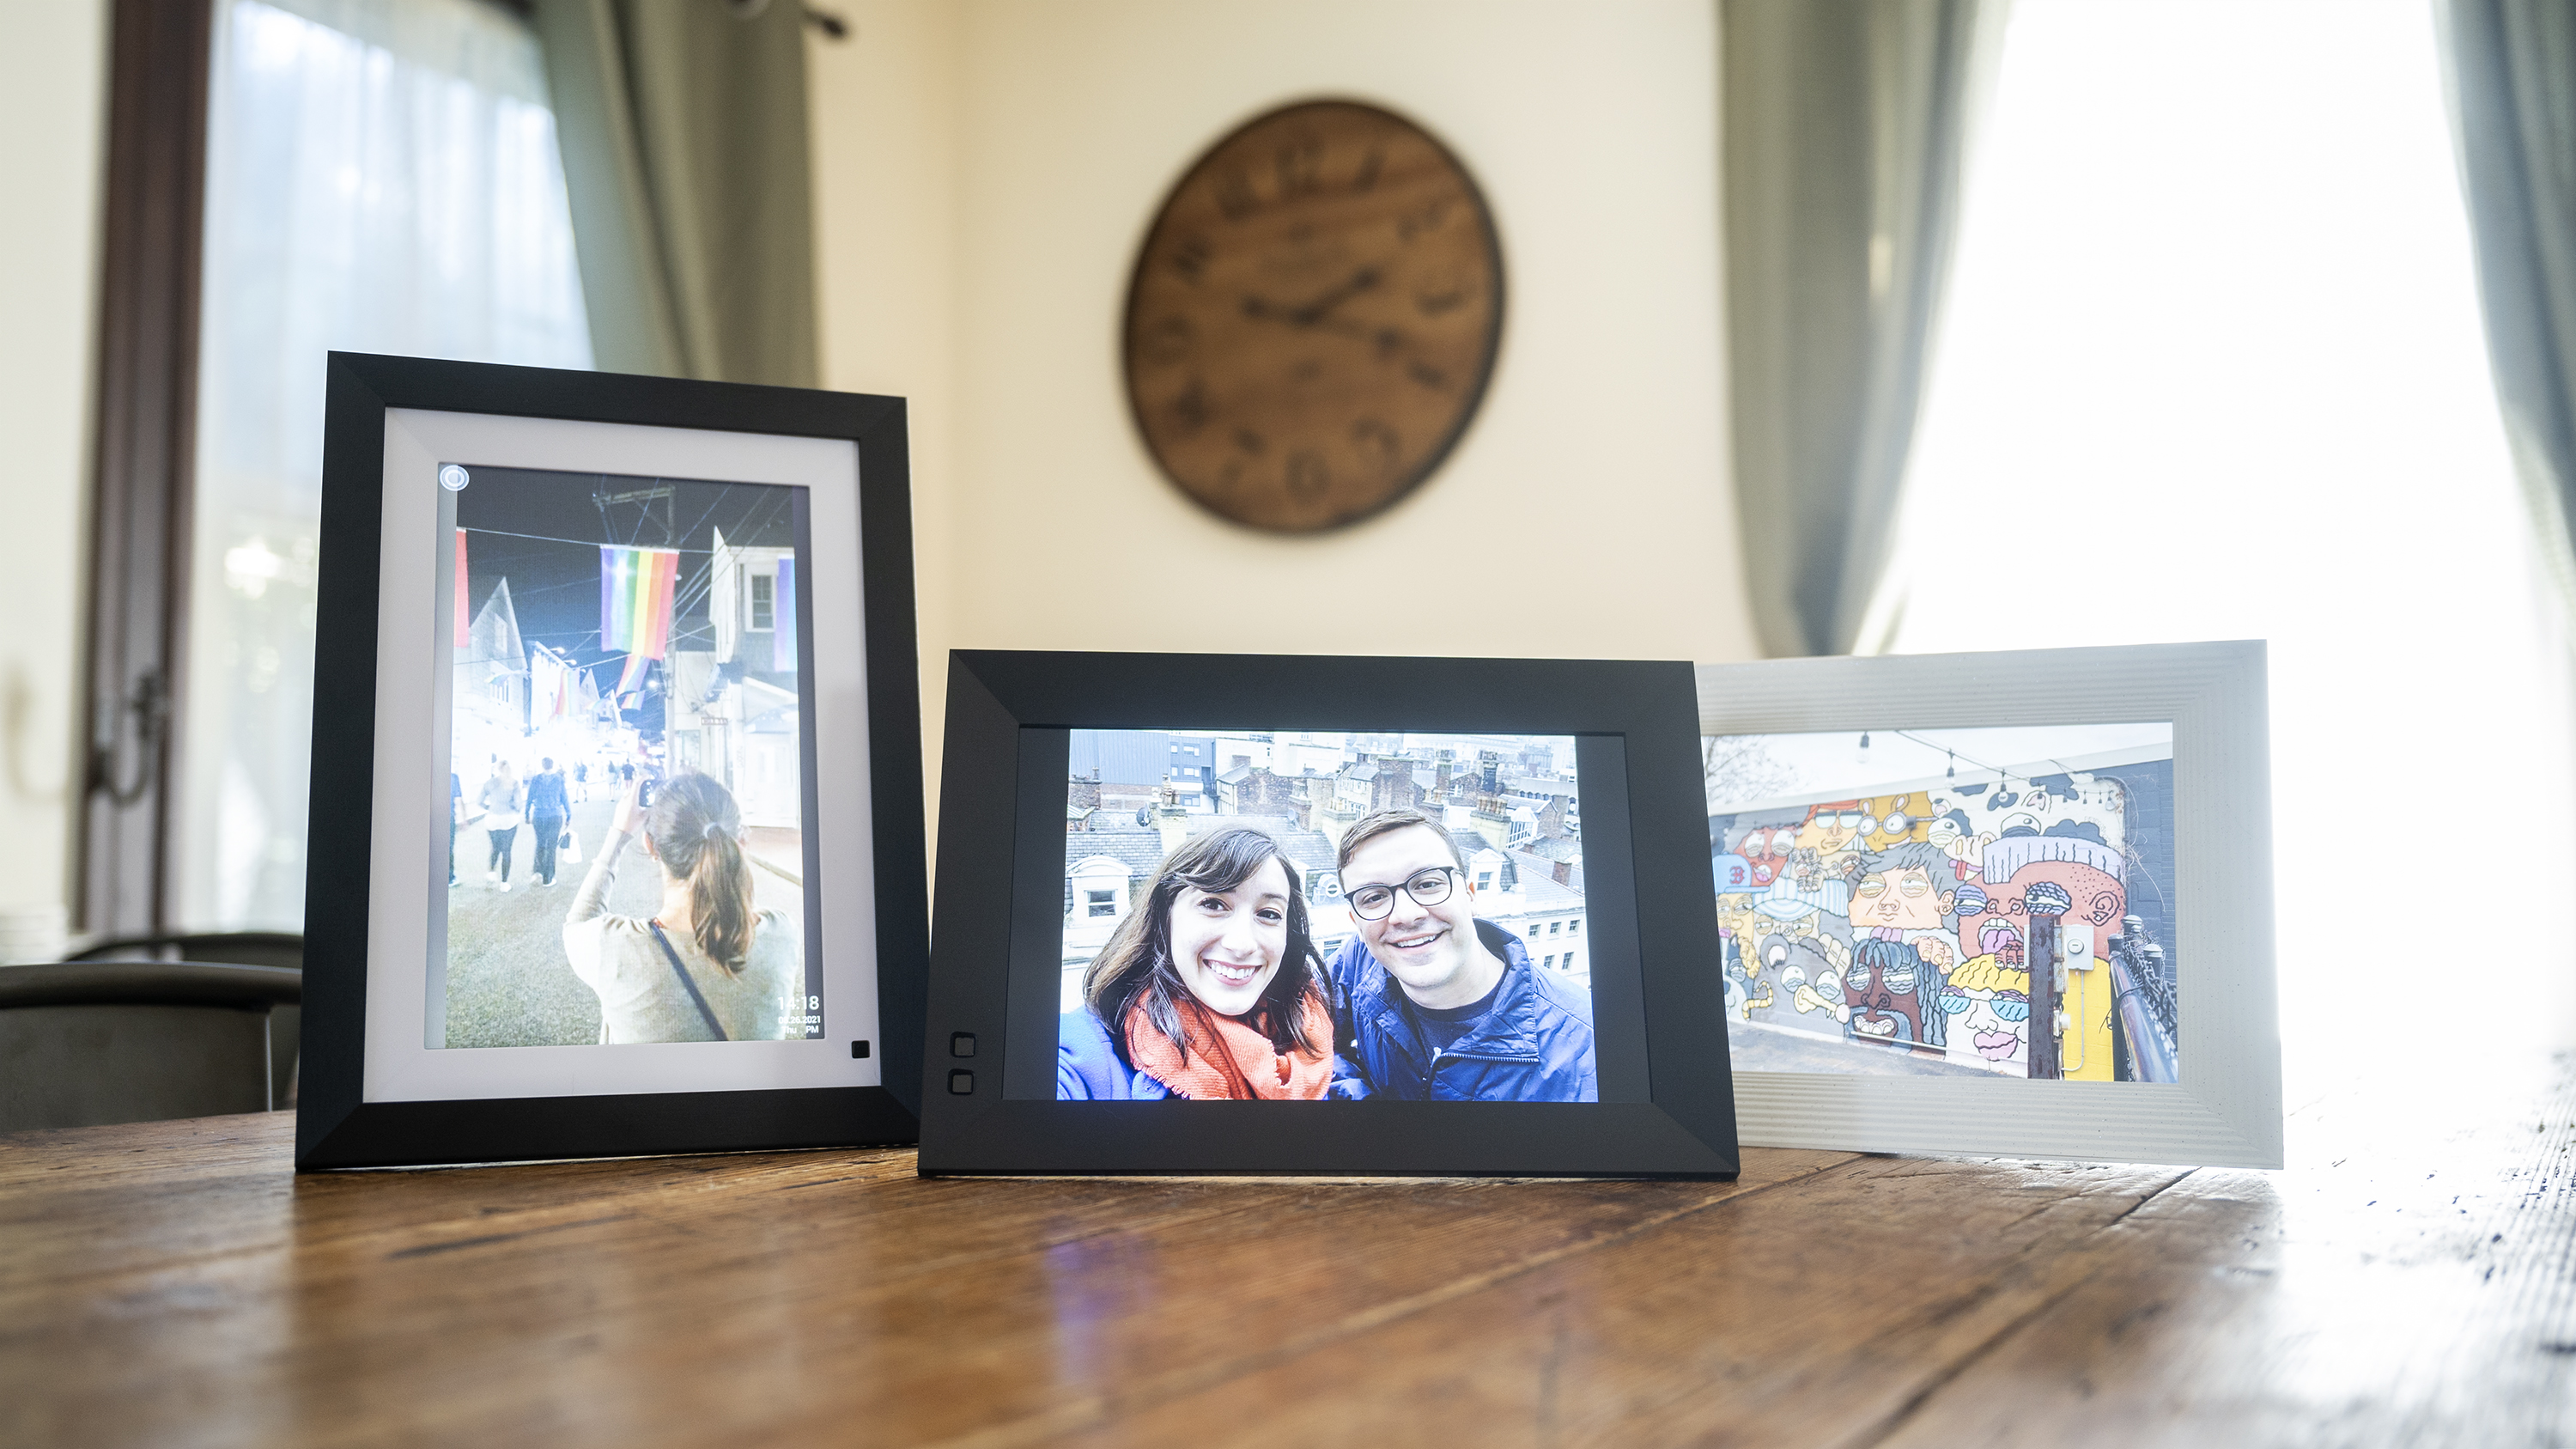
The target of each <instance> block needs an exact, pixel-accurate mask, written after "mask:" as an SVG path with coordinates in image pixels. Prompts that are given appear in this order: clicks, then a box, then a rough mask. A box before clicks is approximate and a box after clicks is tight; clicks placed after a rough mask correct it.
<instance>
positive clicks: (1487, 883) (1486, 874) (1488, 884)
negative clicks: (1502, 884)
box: [1476, 870, 1494, 891]
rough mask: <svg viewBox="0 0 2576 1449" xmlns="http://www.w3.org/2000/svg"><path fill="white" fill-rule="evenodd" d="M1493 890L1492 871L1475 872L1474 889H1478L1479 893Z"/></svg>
mask: <svg viewBox="0 0 2576 1449" xmlns="http://www.w3.org/2000/svg"><path fill="white" fill-rule="evenodd" d="M1493 888H1494V873H1493V872H1492V871H1490V870H1480V871H1478V872H1476V889H1478V890H1480V891H1489V890H1492V889H1493Z"/></svg>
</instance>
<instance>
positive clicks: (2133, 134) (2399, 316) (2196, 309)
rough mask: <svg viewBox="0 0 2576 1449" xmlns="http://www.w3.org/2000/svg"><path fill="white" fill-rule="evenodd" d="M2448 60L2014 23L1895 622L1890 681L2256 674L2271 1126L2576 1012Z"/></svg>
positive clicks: (2572, 872) (2412, 25)
mask: <svg viewBox="0 0 2576 1449" xmlns="http://www.w3.org/2000/svg"><path fill="white" fill-rule="evenodd" d="M2437 59H2438V57H2437V52H2436V49H2435V35H2434V29H2433V22H2432V18H2431V16H2430V14H2429V12H2428V9H2427V7H2426V6H2425V5H2424V4H2423V3H2422V0H2199V3H2187V0H2019V4H2018V7H2017V9H2016V11H2015V14H2014V17H2013V20H2012V24H2011V29H2010V31H2009V32H2008V35H2007V38H2006V42H2005V49H2004V56H2003V63H2002V64H2003V69H2002V74H2001V78H2000V81H1999V84H1998V87H1997V90H1996V93H1995V110H1994V113H1993V115H1992V117H1991V119H1990V122H1989V127H1988V129H1987V130H1986V132H1985V133H1984V137H1983V143H1982V149H1981V151H1980V153H1979V156H1978V158H1977V163H1976V173H1975V175H1974V176H1973V178H1972V180H1971V182H1970V187H1969V194H1968V201H1967V209H1966V211H1965V213H1964V216H1963V219H1962V227H1963V230H1962V233H1961V237H1960V247H1959V253H1958V263H1957V264H1958V268H1959V271H1958V273H1957V276H1956V278H1955V280H1954V283H1953V289H1952V293H1951V303H1950V312H1949V314H1948V317H1947V319H1946V321H1945V324H1944V326H1945V335H1944V337H1943V340H1942V343H1941V347H1940V350H1939V352H1938V355H1937V357H1936V362H1935V368H1934V372H1933V383H1932V388H1931V391H1930V394H1929V397H1928V399H1927V407H1926V411H1925V415H1924V425H1923V430H1922V433H1921V435H1920V441H1919V443H1918V449H1917V453H1916V457H1915V462H1914V467H1913V473H1912V475H1911V484H1910V489H1909V496H1908V499H1907V503H1906V505H1905V509H1906V511H1905V514H1904V517H1903V519H1902V521H1901V524H1900V545H1899V556H1900V565H1901V566H1900V570H1899V572H1898V573H1897V574H1896V575H1894V576H1892V577H1891V579H1890V588H1889V590H1888V592H1887V593H1886V594H1885V595H1884V602H1885V603H1886V604H1887V605H1889V606H1891V607H1888V608H1886V609H1885V610H1883V617H1884V616H1887V615H1892V616H1893V625H1892V631H1891V632H1892V639H1891V645H1892V647H1893V648H1894V649H1896V650H1899V651H1902V652H1908V653H1923V652H1931V651H1937V650H1946V649H2001V648H2021V647H2032V646H2044V645H2066V644H2103V643H2130V642H2141V641H2150V640H2172V639H2212V638H2246V637H2262V638H2268V639H2269V640H2270V641H2271V645H2272V654H2271V658H2272V691H2273V692H2272V727H2273V755H2272V768H2273V782H2274V797H2273V800H2274V803H2273V810H2274V814H2273V828H2274V832H2275V838H2276V841H2277V845H2278V849H2277V856H2276V859H2277V865H2276V871H2275V885H2276V889H2277V891H2278V901H2279V907H2278V921H2279V947H2280V954H2279V959H2280V971H2281V988H2280V989H2281V1007H2282V1026H2283V1035H2284V1049H2285V1056H2286V1068H2287V1071H2288V1074H2289V1081H2288V1086H2289V1088H2290V1101H2291V1102H2292V1103H2293V1104H2294V1105H2295V1104H2296V1103H2297V1102H2299V1101H2300V1100H2302V1094H2303V1093H2306V1094H2309V1095H2313V1094H2314V1093H2315V1092H2318V1091H2323V1090H2327V1089H2330V1088H2332V1087H2333V1086H2335V1085H2336V1084H2337V1083H2338V1082H2341V1081H2346V1080H2349V1079H2351V1078H2352V1077H2353V1076H2355V1075H2360V1074H2369V1073H2374V1072H2382V1071H2390V1070H2401V1071H2402V1070H2410V1069H2422V1068H2425V1067H2427V1066H2430V1067H2433V1068H2435V1069H2437V1070H2439V1071H2442V1072H2451V1073H2456V1072H2457V1071H2458V1070H2463V1069H2466V1068H2469V1067H2471V1066H2473V1065H2474V1064H2475V1061H2476V1059H2477V1058H2478V1057H2480V1056H2481V1055H2482V1054H2486V1053H2491V1052H2497V1051H2502V1050H2507V1049H2510V1048H2512V1047H2514V1046H2516V1045H2520V1044H2526V1043H2529V1042H2531V1041H2532V1040H2534V1039H2536V1038H2552V1039H2559V1040H2563V1039H2565V1037H2566V1035H2567V1034H2568V1031H2567V1029H2568V1027H2569V1025H2570V1022H2571V1018H2576V941H2571V933H2570V930H2569V923H2570V920H2571V917H2576V788H2572V787H2571V781H2570V774H2571V763H2576V743H2571V741H2576V734H2571V720H2570V695H2569V671H2568V657H2569V656H2568V641H2567V640H2566V639H2565V638H2563V637H2562V636H2561V634H2560V632H2559V628H2558V625H2557V622H2556V621H2557V619H2558V618H2559V617H2560V615H2559V613H2558V611H2557V610H2556V609H2555V608H2554V607H2553V605H2552V600H2551V598H2550V594H2549V590H2548V585H2547V582H2546V579H2545V577H2544V576H2543V575H2542V574H2541V573H2540V571H2539V568H2538V563H2537V556H2536V552H2535V549H2534V547H2533V543H2532V533H2531V524H2530V521H2529V516H2528V514H2527V513H2526V511H2525V510H2524V508H2523V504H2522V499H2521V497H2520V495H2519V492H2518V491H2517V488H2518V485H2517V484H2516V481H2515V478H2514V474H2513V468H2512V464H2511V461H2510V459H2509V457H2508V455H2507V453H2506V448H2505V442H2504V437H2503V433H2502V430H2501V425H2500V423H2499V421H2498V417H2497V412H2496V406H2495V400H2494V395H2493V391H2492V386H2491V384H2490V382H2489V374H2488V371H2487V360H2486V355H2485V351H2484V348H2483V346H2482V342H2481V336H2480V332H2479V320H2478V306H2477V293H2476V290H2475V287H2474V284H2473V277H2472V272H2471V261H2470V250H2469V241H2468V234H2467V224H2466V220H2465V215H2464V212H2463V209H2462V206H2461V200H2460V192H2459V184H2458V179H2457V177H2456V175H2455V173H2454V170H2453V162H2452V150H2451V139H2450V135H2449V131H2448V123H2447V120H2446V118H2445V115H2444V111H2443V104H2442V91H2441V75H2440V70H2439V67H2438V64H2437ZM2185 909H2186V910H2187V909H2188V907H2187V906H2186V907H2185ZM2453 1079H2454V1080H2456V1076H2454V1078H2453Z"/></svg>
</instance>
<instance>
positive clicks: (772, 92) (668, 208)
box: [535, 0, 815, 387]
mask: <svg viewBox="0 0 2576 1449" xmlns="http://www.w3.org/2000/svg"><path fill="white" fill-rule="evenodd" d="M535 19H536V27H537V35H538V39H539V40H540V41H541V42H542V43H543V45H544V47H545V55H546V80H547V86H548V88H549V89H550V90H551V91H552V92H553V97H554V107H555V126H556V132H557V134H558V136H559V137H560V138H561V142H562V147H563V157H564V180H565V183H566V187H567V189H568V190H569V192H570V193H571V199H572V222H573V243H574V247H575V249H576V250H577V251H578V252H579V253H580V261H581V285H582V291H583V294H584V298H585V301H586V303H587V305H588V309H589V313H590V330H591V351H592V353H593V355H594V357H595V358H596V360H597V362H598V365H599V366H600V367H601V368H603V369H605V370H608V371H612V372H646V373H660V374H663V375H665V376H672V377H696V378H711V379H718V380H722V381H727V382H764V383H778V384H783V385H787V386H792V387H811V386H813V385H814V382H815V350H814V241H813V236H814V229H813V225H812V212H811V208H812V195H811V191H812V184H811V181H810V178H809V176H808V173H807V169H806V131H805V125H806V121H805V36H804V7H803V6H802V5H800V4H798V3H796V0H772V3H769V4H766V5H762V4H759V3H756V0H755V3H742V4H733V3H727V0H536V8H535Z"/></svg>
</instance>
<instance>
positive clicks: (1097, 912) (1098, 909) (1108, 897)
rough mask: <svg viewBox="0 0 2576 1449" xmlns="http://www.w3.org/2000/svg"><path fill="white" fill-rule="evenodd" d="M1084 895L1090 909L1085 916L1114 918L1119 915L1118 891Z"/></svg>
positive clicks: (1093, 892)
mask: <svg viewBox="0 0 2576 1449" xmlns="http://www.w3.org/2000/svg"><path fill="white" fill-rule="evenodd" d="M1082 894H1083V899H1084V900H1085V901H1087V902H1088V903H1089V909H1088V910H1086V911H1085V912H1084V914H1085V915H1089V916H1114V915H1116V914H1118V893H1117V892H1116V891H1085V892H1083V893H1082Z"/></svg>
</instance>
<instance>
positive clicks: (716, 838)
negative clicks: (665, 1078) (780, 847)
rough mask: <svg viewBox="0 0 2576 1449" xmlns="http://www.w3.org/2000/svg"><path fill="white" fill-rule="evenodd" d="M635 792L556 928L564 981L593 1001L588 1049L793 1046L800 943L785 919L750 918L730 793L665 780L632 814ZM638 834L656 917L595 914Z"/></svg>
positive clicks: (694, 779) (771, 915) (697, 782)
mask: <svg viewBox="0 0 2576 1449" xmlns="http://www.w3.org/2000/svg"><path fill="white" fill-rule="evenodd" d="M642 784H643V782H642V781H633V782H630V783H629V784H628V785H627V786H626V789H625V792H624V794H622V795H621V796H620V797H619V798H618V802H617V814H616V817H615V818H614V820H613V821H612V822H611V824H610V827H609V835H608V839H607V840H606V841H605V842H604V843H602V844H601V846H600V850H599V858H598V859H597V860H595V861H593V862H592V863H591V867H590V874H589V875H588V876H585V877H584V878H583V879H582V883H581V890H580V892H579V893H578V894H576V895H575V896H574V897H573V901H572V912H571V915H570V917H569V918H568V919H567V920H566V921H565V922H564V928H563V941H564V952H565V954H566V955H568V956H570V957H571V959H572V970H573V974H574V975H575V976H578V977H580V978H581V980H582V982H583V984H585V985H587V986H589V987H590V989H591V990H592V991H595V992H597V993H598V994H599V1016H600V1028H599V1039H600V1041H601V1042H602V1043H603V1044H606V1043H612V1042H648V1041H778V1040H781V1039H786V1038H800V1037H802V1036H803V1035H804V1034H805V1032H804V1001H803V998H804V994H805V950H804V943H803V941H802V939H801V934H802V933H801V931H800V929H799V923H798V922H796V921H794V920H791V919H789V918H788V917H787V915H786V914H785V913H783V912H780V911H774V910H771V911H761V910H755V909H754V906H753V902H752V879H751V860H750V857H748V856H747V855H745V854H744V853H743V845H742V811H741V809H740V808H739V807H737V806H736V805H735V804H734V798H733V795H732V792H730V791H728V790H726V789H725V787H724V786H722V785H719V784H717V783H716V782H715V781H714V780H713V779H710V778H709V777H707V776H705V775H701V774H696V773H690V774H683V775H675V776H673V777H672V778H671V779H669V780H667V781H664V782H663V783H662V784H661V785H659V786H657V787H656V788H655V789H654V791H653V803H652V805H651V806H650V807H649V808H645V807H639V806H638V804H637V803H636V797H637V794H638V792H639V791H640V789H641V787H642ZM639 825H640V827H641V829H642V834H643V837H644V853H645V854H646V855H647V856H649V857H651V858H652V859H653V861H654V862H655V863H656V864H658V865H659V866H660V867H661V872H662V880H661V886H662V900H661V904H660V907H659V908H658V909H657V910H656V911H655V912H654V913H653V915H652V916H651V917H650V918H649V919H645V920H637V919H636V918H634V917H632V916H616V915H610V914H607V911H606V906H605V904H604V903H605V901H606V900H607V897H608V892H609V888H610V887H611V886H612V885H613V884H614V883H615V882H616V879H617V862H618V860H619V859H620V858H621V857H623V856H624V855H625V854H626V847H627V846H628V845H629V844H631V843H632V842H633V841H634V839H635V836H636V833H637V829H638V827H639Z"/></svg>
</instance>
